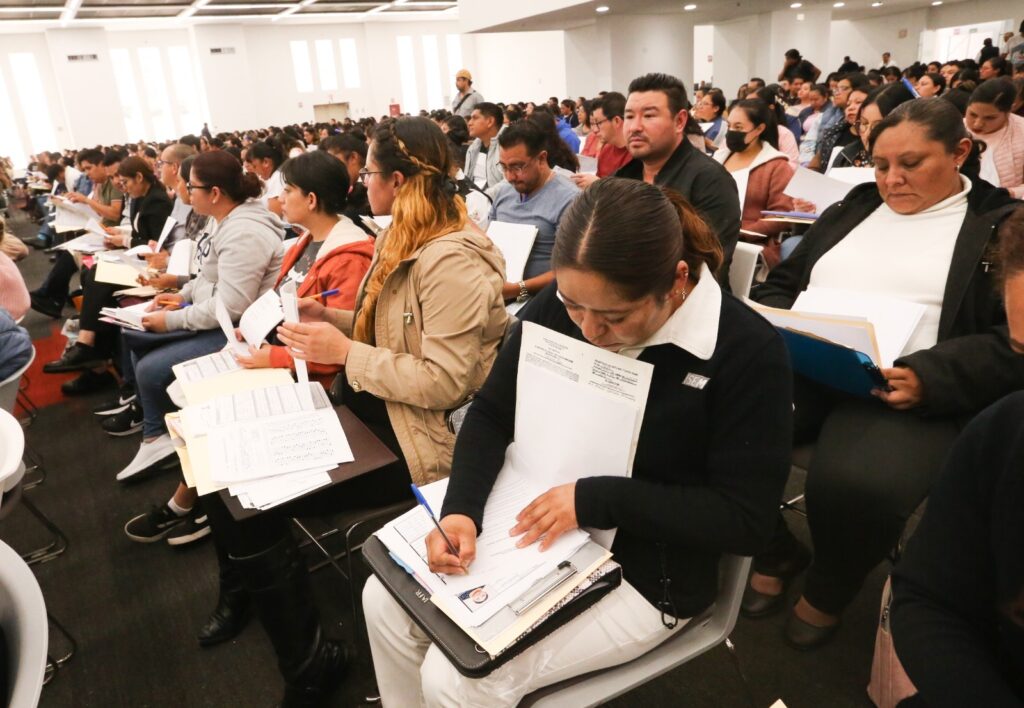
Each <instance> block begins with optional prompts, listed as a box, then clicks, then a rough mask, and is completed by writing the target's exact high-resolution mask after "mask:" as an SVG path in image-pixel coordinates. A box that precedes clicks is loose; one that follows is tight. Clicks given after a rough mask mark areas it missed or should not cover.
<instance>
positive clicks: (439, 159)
mask: <svg viewBox="0 0 1024 708" xmlns="http://www.w3.org/2000/svg"><path fill="white" fill-rule="evenodd" d="M371 149H372V151H373V159H374V161H375V162H376V163H377V165H378V167H379V169H380V170H381V172H382V173H383V175H384V176H386V175H390V174H392V173H394V172H400V173H401V174H402V175H404V176H405V181H404V182H403V183H402V186H401V187H399V188H398V191H397V192H396V193H395V201H394V203H393V204H392V206H391V216H392V220H391V226H390V228H388V232H387V237H386V239H385V240H384V244H383V246H382V247H381V249H380V251H379V252H378V254H377V265H376V266H375V267H374V269H373V272H372V274H371V275H370V278H369V279H368V280H367V282H366V289H365V293H364V296H363V304H362V307H361V308H360V310H359V312H358V313H357V316H356V322H355V326H354V328H353V332H352V334H353V339H355V340H357V341H360V342H367V343H371V344H372V343H373V341H374V327H373V323H374V321H375V320H374V316H375V314H376V313H375V311H376V306H377V298H378V297H379V296H380V291H381V290H382V289H383V287H384V281H385V280H387V277H388V276H389V275H391V273H392V271H394V270H395V268H396V267H398V264H399V263H401V262H402V261H403V260H404V259H406V258H408V257H409V256H411V255H412V254H413V252H415V251H416V250H417V249H419V248H420V247H422V246H423V245H425V244H427V243H430V242H431V241H433V240H434V239H437V238H440V237H441V236H444V235H445V234H449V233H452V232H453V231H460V230H461V229H463V228H464V227H465V226H466V202H465V201H463V199H462V197H460V196H458V194H457V193H458V188H459V186H458V184H456V182H455V180H453V179H452V178H451V177H450V175H451V174H452V173H453V172H454V169H453V165H454V163H453V162H452V157H451V151H450V150H449V149H448V138H447V137H445V134H444V133H442V132H441V129H440V128H439V127H437V124H436V123H434V122H433V121H432V120H430V119H429V118H420V117H415V118H398V119H395V120H387V121H384V122H382V123H381V124H380V125H379V126H378V127H377V129H376V131H374V134H373V144H372V145H371Z"/></svg>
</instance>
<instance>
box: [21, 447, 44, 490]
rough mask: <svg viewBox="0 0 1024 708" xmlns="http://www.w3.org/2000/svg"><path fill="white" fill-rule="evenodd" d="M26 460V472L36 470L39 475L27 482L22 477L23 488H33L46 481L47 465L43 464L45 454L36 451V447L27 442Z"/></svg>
mask: <svg viewBox="0 0 1024 708" xmlns="http://www.w3.org/2000/svg"><path fill="white" fill-rule="evenodd" d="M24 462H25V472H26V473H28V472H36V473H38V476H37V477H36V478H35V479H33V480H32V481H31V482H26V481H25V480H24V479H22V482H21V488H22V489H32V488H33V487H38V486H39V485H40V484H42V483H43V482H45V481H46V467H44V466H43V456H42V455H40V454H39V453H38V452H36V450H35V448H33V447H32V446H30V445H29V444H28V443H27V442H26V443H25V457H24Z"/></svg>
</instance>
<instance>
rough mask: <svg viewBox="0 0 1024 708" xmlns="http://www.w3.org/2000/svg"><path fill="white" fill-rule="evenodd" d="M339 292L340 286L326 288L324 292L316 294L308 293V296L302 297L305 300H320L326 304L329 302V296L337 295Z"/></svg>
mask: <svg viewBox="0 0 1024 708" xmlns="http://www.w3.org/2000/svg"><path fill="white" fill-rule="evenodd" d="M339 292H341V290H339V289H338V288H331V289H330V290H324V291H323V292H322V293H317V294H316V295H307V296H306V297H304V298H302V299H303V300H319V301H320V302H321V303H323V304H324V305H326V304H327V298H329V297H330V296H331V295H337V294H338V293H339Z"/></svg>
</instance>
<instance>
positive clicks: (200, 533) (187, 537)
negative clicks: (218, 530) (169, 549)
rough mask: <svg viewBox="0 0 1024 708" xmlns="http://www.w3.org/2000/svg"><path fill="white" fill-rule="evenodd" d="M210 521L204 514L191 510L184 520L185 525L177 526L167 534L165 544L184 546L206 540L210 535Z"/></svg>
mask: <svg viewBox="0 0 1024 708" xmlns="http://www.w3.org/2000/svg"><path fill="white" fill-rule="evenodd" d="M210 532H211V530H210V520H209V518H207V516H206V514H203V513H201V512H199V510H198V509H193V510H192V512H191V513H190V514H189V515H188V517H187V518H186V520H185V523H183V524H180V525H179V526H177V527H176V528H175V529H174V530H173V531H171V532H170V533H169V534H167V544H168V545H170V546H184V545H186V544H189V543H193V542H195V541H198V540H199V539H201V538H206V537H207V536H209V535H210Z"/></svg>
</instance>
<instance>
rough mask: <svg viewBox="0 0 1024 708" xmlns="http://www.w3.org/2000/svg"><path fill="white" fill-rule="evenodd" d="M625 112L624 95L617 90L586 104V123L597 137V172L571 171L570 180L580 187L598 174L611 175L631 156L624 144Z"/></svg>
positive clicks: (589, 183)
mask: <svg viewBox="0 0 1024 708" xmlns="http://www.w3.org/2000/svg"><path fill="white" fill-rule="evenodd" d="M625 111H626V97H625V96H623V95H622V94H621V93H619V92H618V91H609V92H608V93H606V94H605V95H604V96H603V97H601V98H595V99H594V100H593V101H592V102H591V104H590V125H591V128H592V129H593V130H596V131H598V133H599V134H600V136H601V143H602V144H601V151H600V152H599V153H597V174H596V175H586V174H575V175H573V176H572V181H573V182H575V183H576V186H577V187H579V188H580V189H586V188H587V187H589V186H590V185H592V184H593V183H594V182H596V181H597V180H598V179H600V178H601V177H610V176H611V175H614V174H615V172H616V170H618V169H619V168H620V167H625V166H626V165H627V164H629V161H630V160H632V159H633V156H632V155H631V154H630V152H629V148H627V147H626V133H625V131H623V129H622V125H623V120H622V117H623V115H624V114H625Z"/></svg>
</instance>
